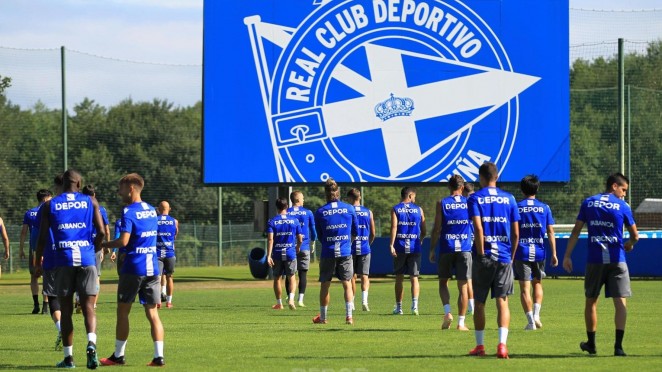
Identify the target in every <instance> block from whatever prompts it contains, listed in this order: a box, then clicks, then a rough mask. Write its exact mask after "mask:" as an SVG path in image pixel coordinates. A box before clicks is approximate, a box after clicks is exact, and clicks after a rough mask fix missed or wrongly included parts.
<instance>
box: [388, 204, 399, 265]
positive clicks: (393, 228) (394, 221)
mask: <svg viewBox="0 0 662 372" xmlns="http://www.w3.org/2000/svg"><path fill="white" fill-rule="evenodd" d="M397 232H398V216H396V214H395V211H394V210H391V242H390V244H389V247H390V248H391V256H393V257H397V253H395V247H394V246H393V244H395V234H397Z"/></svg>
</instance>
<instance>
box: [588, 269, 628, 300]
mask: <svg viewBox="0 0 662 372" xmlns="http://www.w3.org/2000/svg"><path fill="white" fill-rule="evenodd" d="M603 285H604V286H605V297H615V298H619V297H630V296H632V290H631V289H630V272H629V271H628V265H627V264H626V263H625V262H618V263H610V264H587V265H586V274H585V276H584V293H585V294H586V298H597V297H599V296H600V290H601V289H602V286H603Z"/></svg>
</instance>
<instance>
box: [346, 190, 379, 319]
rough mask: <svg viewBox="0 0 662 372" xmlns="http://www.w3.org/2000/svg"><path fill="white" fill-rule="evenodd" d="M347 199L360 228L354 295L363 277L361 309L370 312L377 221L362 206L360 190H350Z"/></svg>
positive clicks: (355, 249)
mask: <svg viewBox="0 0 662 372" xmlns="http://www.w3.org/2000/svg"><path fill="white" fill-rule="evenodd" d="M347 199H348V201H349V202H350V204H352V205H353V206H354V210H355V211H356V218H357V219H358V227H359V230H358V233H357V235H356V237H355V238H354V242H353V244H352V259H353V261H354V275H353V276H352V293H353V294H354V296H356V279H357V277H358V276H359V275H361V294H362V295H361V307H362V308H363V311H370V305H368V291H369V290H370V277H369V275H370V245H371V244H372V242H373V241H374V240H375V219H374V217H373V216H372V211H371V210H370V209H368V208H366V207H364V206H363V205H361V191H360V190H359V189H351V190H349V191H348V192H347ZM352 310H354V297H352Z"/></svg>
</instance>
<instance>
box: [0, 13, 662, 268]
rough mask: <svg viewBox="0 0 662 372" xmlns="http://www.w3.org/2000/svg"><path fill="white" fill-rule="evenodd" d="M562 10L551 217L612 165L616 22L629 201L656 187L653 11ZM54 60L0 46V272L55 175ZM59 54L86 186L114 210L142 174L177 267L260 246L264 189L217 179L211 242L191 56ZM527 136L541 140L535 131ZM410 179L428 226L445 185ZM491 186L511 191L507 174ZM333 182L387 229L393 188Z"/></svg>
mask: <svg viewBox="0 0 662 372" xmlns="http://www.w3.org/2000/svg"><path fill="white" fill-rule="evenodd" d="M570 17H571V18H570V27H571V40H574V41H575V42H574V43H573V44H572V45H571V47H570V57H571V60H570V61H569V68H570V82H569V83H570V89H571V94H570V108H571V118H570V133H569V136H568V141H569V142H570V145H571V158H570V162H571V164H570V167H571V179H570V182H568V183H545V184H543V185H542V187H541V190H540V192H539V195H538V196H539V199H541V200H543V201H545V202H547V203H548V204H550V206H551V208H552V210H553V212H554V216H555V218H556V222H557V223H559V224H572V223H574V220H575V218H576V215H577V211H578V209H579V204H580V203H581V201H582V200H583V199H584V198H585V197H587V196H588V195H591V194H595V193H598V192H601V191H602V190H603V189H604V180H605V178H606V176H607V175H608V174H610V173H613V172H615V171H619V170H620V169H621V164H620V153H619V151H620V145H619V144H620V128H619V114H618V99H619V96H618V89H617V83H618V74H617V72H618V62H617V51H618V44H617V38H618V37H621V36H623V35H622V33H621V34H619V32H626V31H624V30H627V33H629V34H628V35H631V37H630V38H629V39H626V41H625V48H624V49H625V54H626V56H625V82H626V92H625V95H626V104H625V116H626V134H625V135H626V138H625V143H626V154H625V160H626V162H625V164H624V170H625V173H626V175H628V176H629V177H630V179H631V185H630V186H631V187H630V192H629V194H630V195H629V201H630V203H631V205H632V207H633V209H636V208H637V206H638V205H639V204H641V202H642V201H643V200H644V199H646V198H661V197H662V179H661V177H662V176H661V175H660V172H659V169H660V164H662V73H661V72H662V41H661V40H662V39H661V38H662V31H660V30H662V24H661V23H662V11H661V10H654V11H646V12H600V11H588V10H577V9H571V12H570ZM614 32H615V33H616V34H615V36H614V37H612V36H611V35H612V33H614ZM625 36H627V35H625ZM61 57H62V56H61V50H60V49H59V48H58V49H49V50H25V49H14V48H6V47H0V77H10V78H11V86H10V87H9V88H7V89H5V91H4V92H1V91H0V133H2V139H3V146H0V171H1V172H2V174H3V176H4V180H5V181H4V182H2V183H0V194H1V195H2V198H0V217H2V218H3V219H4V221H5V225H6V227H7V230H8V234H9V238H10V241H11V246H12V257H11V260H10V261H3V262H2V268H3V270H8V269H11V270H25V269H26V267H27V262H26V261H25V260H21V259H20V258H19V256H18V251H19V250H18V246H19V240H20V231H21V225H22V221H23V215H24V213H25V212H26V211H27V210H28V209H30V208H32V207H34V206H36V204H37V201H36V199H35V194H36V191H37V190H38V189H40V188H51V187H52V179H53V176H54V175H55V174H56V173H58V172H61V171H62V169H63V167H64V158H65V157H64V153H63V149H64V140H63V138H64V137H63V126H62V111H61V108H62V86H61V67H62V63H61V62H62V60H61ZM65 57H66V58H65V63H64V66H65V71H66V89H65V92H66V97H65V98H66V109H67V115H68V116H67V118H68V127H67V128H68V131H67V143H68V151H67V159H68V164H67V166H68V167H73V168H76V169H78V170H79V171H80V172H81V173H82V174H83V177H84V182H85V183H92V184H94V185H95V186H96V190H97V197H98V199H99V201H100V203H101V204H102V205H105V206H106V207H107V209H108V211H109V215H110V218H111V220H112V221H114V219H115V218H117V217H118V216H119V213H120V208H121V205H120V202H119V199H118V197H117V196H116V190H117V181H118V180H119V178H120V177H121V176H122V175H124V174H126V173H128V172H138V173H140V174H141V175H143V177H144V178H145V180H146V187H145V190H144V192H143V199H144V200H145V201H147V202H149V203H152V204H157V203H158V202H159V201H161V200H168V201H169V202H170V204H171V205H172V207H173V211H172V213H171V214H172V215H173V216H174V217H176V218H178V219H179V221H180V229H181V231H180V235H179V237H178V240H177V243H176V244H177V252H178V264H179V265H184V266H205V265H220V264H222V265H234V264H244V263H245V262H246V257H247V254H248V252H249V251H250V250H251V249H252V248H254V247H262V248H264V247H265V245H266V242H265V238H264V236H263V233H262V232H261V231H259V229H256V218H258V219H259V218H260V216H258V213H257V212H258V211H256V208H255V206H256V205H258V204H259V203H261V202H262V201H263V200H266V199H267V198H268V195H269V192H268V188H267V187H266V186H263V185H249V186H237V187H224V188H223V190H222V195H223V197H222V203H221V205H222V207H221V208H222V209H221V212H222V213H221V214H222V216H223V217H222V221H221V224H222V232H221V236H222V242H221V244H219V230H218V225H219V219H218V215H219V210H218V205H219V203H218V198H219V194H220V193H219V190H218V189H217V188H211V187H205V186H204V185H202V184H201V182H200V180H201V176H200V169H201V164H200V161H201V143H202V141H201V138H200V137H201V133H202V130H201V122H202V109H201V92H202V88H201V82H202V79H201V71H202V67H201V66H188V65H168V64H155V63H139V62H131V61H120V60H115V59H111V58H105V57H98V56H93V55H89V54H86V53H83V52H77V51H66V53H65ZM553 109H554V108H553V107H550V108H549V110H553ZM223 140H228V141H229V140H233V139H231V138H228V139H223ZM538 141H539V146H544V145H545V139H544V138H539V139H538ZM534 155H535V154H532V156H534ZM218 161H230V162H231V161H232V159H219V160H218ZM522 176H524V175H522ZM416 186H418V187H419V190H418V196H417V202H418V203H419V204H421V206H422V207H423V209H424V211H425V213H426V215H427V219H428V221H430V222H429V223H431V221H432V220H433V219H434V205H435V202H436V201H437V200H439V199H440V198H441V197H443V196H444V195H446V194H447V191H446V189H445V185H444V184H434V185H416ZM476 186H477V185H476ZM500 186H501V187H502V188H504V189H505V190H507V191H510V192H512V193H513V194H514V195H515V196H516V198H519V197H520V196H521V193H520V192H519V189H518V185H517V184H500ZM341 187H342V188H343V189H344V190H347V189H348V188H349V187H362V190H363V196H364V204H365V205H366V206H368V207H369V208H371V209H372V210H373V212H374V214H375V219H376V224H377V235H378V236H385V235H387V234H388V232H389V228H390V220H389V218H390V217H389V216H390V208H391V206H392V205H394V204H396V203H397V202H398V200H399V193H400V187H398V186H367V185H349V184H347V185H341ZM297 188H298V189H300V190H301V191H302V192H303V193H304V195H305V198H306V199H305V200H306V207H308V208H309V209H312V210H314V209H316V208H317V207H318V206H320V205H322V204H323V202H324V195H323V189H322V187H321V186H320V185H303V186H301V187H297ZM645 227H650V228H658V229H659V228H661V227H662V225H658V226H645ZM256 230H258V231H256ZM26 249H27V243H26Z"/></svg>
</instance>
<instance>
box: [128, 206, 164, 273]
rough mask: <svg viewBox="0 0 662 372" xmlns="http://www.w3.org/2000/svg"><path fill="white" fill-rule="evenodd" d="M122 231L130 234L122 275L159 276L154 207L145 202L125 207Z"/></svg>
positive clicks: (156, 225)
mask: <svg viewBox="0 0 662 372" xmlns="http://www.w3.org/2000/svg"><path fill="white" fill-rule="evenodd" d="M121 231H122V232H126V233H129V243H128V244H127V246H126V247H125V248H126V256H125V259H124V263H123V264H122V274H133V275H139V276H154V275H159V266H158V257H157V252H156V237H157V235H158V222H157V218H156V210H155V209H154V207H152V206H151V205H149V204H147V203H145V202H137V203H133V204H129V205H127V206H126V207H124V209H123V214H122V227H121Z"/></svg>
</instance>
